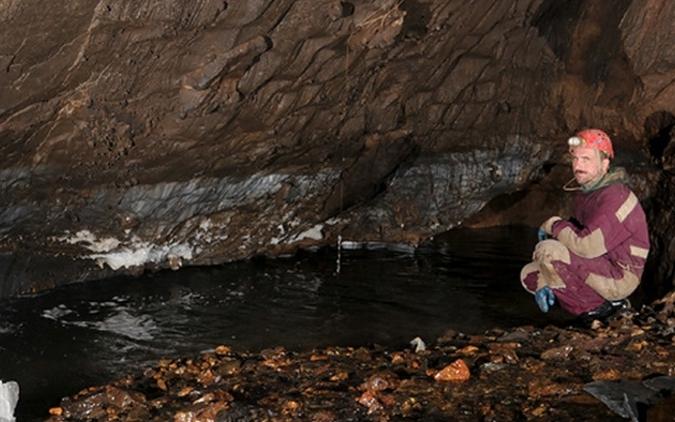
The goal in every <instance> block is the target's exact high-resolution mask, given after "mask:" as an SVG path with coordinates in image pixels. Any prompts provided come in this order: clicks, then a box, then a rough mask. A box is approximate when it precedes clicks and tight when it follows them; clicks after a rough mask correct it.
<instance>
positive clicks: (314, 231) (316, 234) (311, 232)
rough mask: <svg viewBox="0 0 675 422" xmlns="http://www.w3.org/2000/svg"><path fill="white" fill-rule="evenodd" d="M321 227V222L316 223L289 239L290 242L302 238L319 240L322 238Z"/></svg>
mask: <svg viewBox="0 0 675 422" xmlns="http://www.w3.org/2000/svg"><path fill="white" fill-rule="evenodd" d="M321 229H323V224H317V225H316V226H314V227H312V228H311V229H308V230H305V231H304V232H302V233H300V234H299V235H297V236H295V237H294V238H293V240H291V243H293V242H297V241H298V240H302V239H312V240H321V239H323V233H321Z"/></svg>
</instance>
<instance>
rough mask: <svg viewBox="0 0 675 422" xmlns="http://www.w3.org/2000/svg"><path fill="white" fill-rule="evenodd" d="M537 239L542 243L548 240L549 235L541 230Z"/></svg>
mask: <svg viewBox="0 0 675 422" xmlns="http://www.w3.org/2000/svg"><path fill="white" fill-rule="evenodd" d="M537 239H539V241H540V242H541V241H542V240H546V239H548V233H546V231H545V230H544V229H539V230H538V231H537Z"/></svg>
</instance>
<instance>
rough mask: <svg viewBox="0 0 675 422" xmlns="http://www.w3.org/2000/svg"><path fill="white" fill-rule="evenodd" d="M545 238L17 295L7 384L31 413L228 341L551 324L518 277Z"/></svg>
mask: <svg viewBox="0 0 675 422" xmlns="http://www.w3.org/2000/svg"><path fill="white" fill-rule="evenodd" d="M534 242H535V239H534V235H533V234H532V233H531V230H530V229H525V228H500V229H489V230H474V231H470V230H461V231H455V232H452V233H449V234H446V235H444V236H442V237H440V238H437V239H436V240H435V241H433V242H432V243H430V244H429V245H426V246H424V247H422V248H420V249H418V250H417V251H416V252H414V253H409V252H405V250H404V251H402V252H401V251H399V252H392V251H385V250H377V251H363V250H353V251H343V252H342V258H341V270H340V274H336V271H335V270H336V262H335V255H336V254H335V251H334V250H325V251H321V252H318V253H314V254H303V255H302V256H299V257H295V258H292V259H278V260H264V259H261V260H254V261H252V262H245V263H235V264H229V265H225V266H220V267H210V268H192V269H185V270H181V271H179V272H162V273H157V274H152V275H148V276H145V277H143V278H140V279H117V280H111V281H105V282H95V283H86V284H82V285H73V286H69V287H65V288H61V289H57V290H55V291H52V292H50V293H48V294H44V295H42V296H38V297H34V298H22V299H14V300H5V301H3V302H1V308H0V379H4V380H8V379H14V380H17V381H18V382H19V383H20V385H21V389H22V391H21V400H20V402H19V410H18V412H19V413H18V416H19V420H30V419H34V418H36V417H38V416H44V415H45V412H46V409H47V408H48V407H49V406H53V405H56V404H57V403H58V399H59V398H60V397H62V396H65V395H69V394H73V393H75V392H76V391H78V390H79V389H80V388H82V387H84V386H87V385H91V384H99V383H103V382H106V381H109V380H110V379H112V378H115V377H118V376H121V375H122V374H125V373H128V372H130V371H134V370H137V369H140V368H142V367H145V366H148V365H151V364H153V363H154V362H155V361H156V360H157V359H158V358H160V357H162V356H176V355H190V354H195V353H198V352H199V351H202V350H206V349H210V348H213V347H215V346H216V345H219V344H229V345H231V346H233V347H234V348H235V349H237V350H244V349H248V350H259V349H262V348H265V347H270V346H275V345H284V346H286V347H287V348H289V349H296V350H298V349H307V348H312V347H319V346H325V345H366V344H373V343H378V344H382V345H385V346H388V347H392V348H402V347H405V346H406V345H407V343H408V341H409V340H411V339H412V338H414V337H416V336H420V337H422V338H423V339H424V340H425V341H427V342H430V341H433V340H434V339H435V338H436V337H438V336H439V335H440V334H442V332H443V331H444V330H445V329H447V328H453V329H455V330H459V331H464V332H481V331H483V330H485V329H488V328H492V327H495V326H500V327H508V326H513V325H518V324H528V323H529V324H532V323H545V322H550V321H551V318H552V317H551V316H550V315H547V316H546V318H543V317H542V316H541V314H540V313H539V312H538V310H537V308H536V306H535V305H534V302H533V301H532V298H531V296H530V295H528V294H526V293H525V292H524V291H523V290H522V288H521V287H520V283H519V281H518V274H519V271H520V267H521V266H522V265H523V264H524V263H525V262H526V261H527V260H528V259H529V254H530V251H531V246H532V244H533V243H534ZM557 317H558V318H559V317H560V315H558V316H557ZM553 318H556V315H555V314H554V315H553Z"/></svg>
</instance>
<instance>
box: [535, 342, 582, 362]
mask: <svg viewBox="0 0 675 422" xmlns="http://www.w3.org/2000/svg"><path fill="white" fill-rule="evenodd" d="M572 350H574V348H573V347H572V346H569V345H566V346H561V347H554V348H552V349H548V350H546V351H545V352H543V353H542V354H541V358H542V359H543V360H564V359H567V358H568V357H569V355H570V353H572Z"/></svg>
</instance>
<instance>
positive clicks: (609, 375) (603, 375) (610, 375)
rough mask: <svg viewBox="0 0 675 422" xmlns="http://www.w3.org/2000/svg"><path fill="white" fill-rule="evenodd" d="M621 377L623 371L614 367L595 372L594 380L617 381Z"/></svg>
mask: <svg viewBox="0 0 675 422" xmlns="http://www.w3.org/2000/svg"><path fill="white" fill-rule="evenodd" d="M619 379H621V372H619V371H618V370H617V369H614V368H611V369H607V370H604V371H600V372H595V373H594V374H593V380H595V381H617V380H619Z"/></svg>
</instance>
